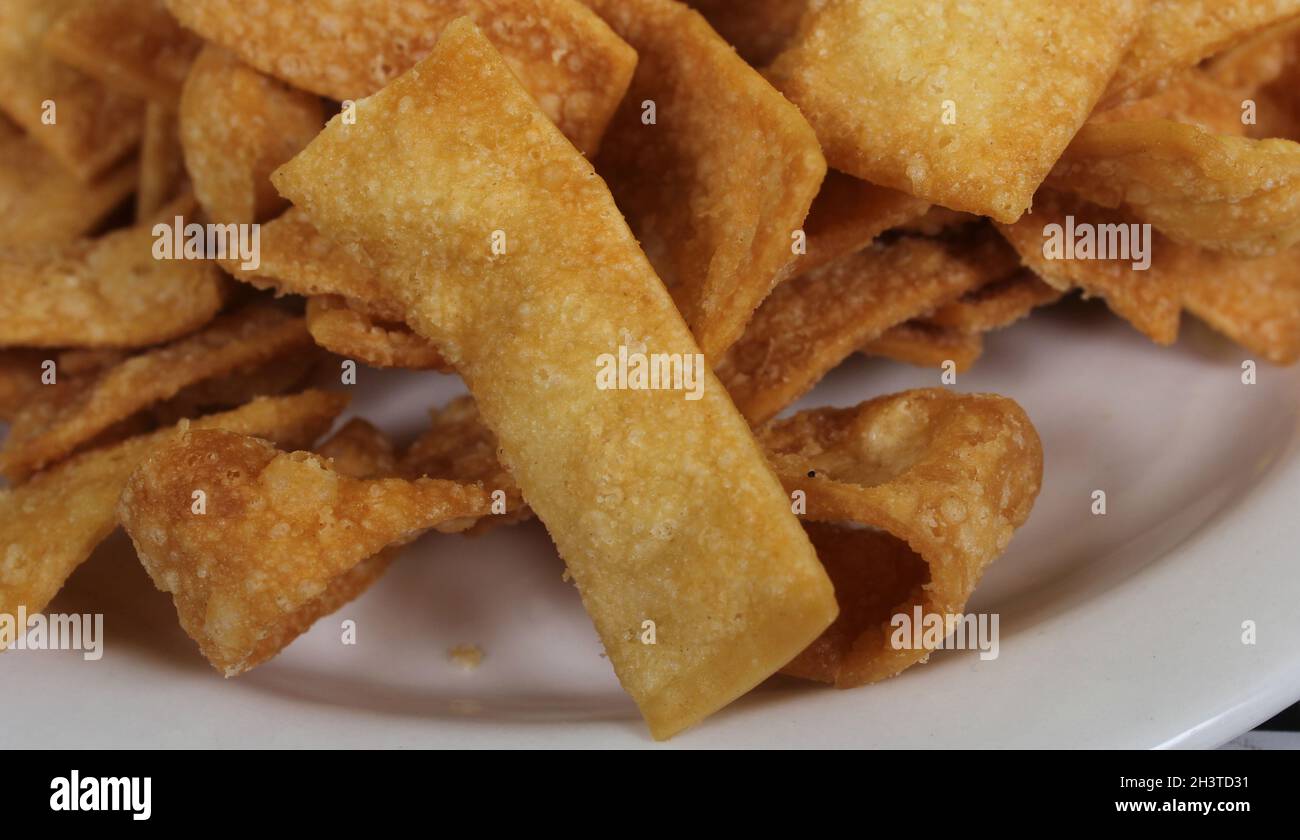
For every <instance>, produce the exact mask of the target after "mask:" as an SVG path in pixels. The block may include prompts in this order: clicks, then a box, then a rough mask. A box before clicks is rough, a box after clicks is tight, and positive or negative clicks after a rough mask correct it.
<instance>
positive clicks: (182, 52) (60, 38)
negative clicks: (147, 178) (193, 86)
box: [45, 0, 201, 109]
mask: <svg viewBox="0 0 1300 840" xmlns="http://www.w3.org/2000/svg"><path fill="white" fill-rule="evenodd" d="M200 43H201V42H200V41H199V39H198V38H195V37H194V36H193V35H191V34H190V33H189V32H186V31H185V30H184V29H182V28H181V25H180V24H179V23H177V22H176V19H175V18H173V17H172V16H171V14H169V13H168V11H167V9H166V8H165V7H164V6H163V3H162V0H94V2H92V3H80V4H78V5H75V6H73V7H72V8H71V9H70V10H69V11H68V12H67V13H66V14H64V15H62V16H60V17H59V19H58V20H56V21H55V22H54V25H53V26H51V27H50V29H49V32H47V33H46V35H45V48H46V49H47V50H49V52H50V53H51V54H52V55H53V56H54V57H55V58H57V59H59V60H60V61H62V62H64V63H66V64H69V65H71V66H73V67H75V68H77V69H78V70H80V71H81V72H83V73H85V74H86V75H88V76H93V77H94V78H96V79H98V80H99V81H101V82H103V83H104V84H105V85H107V86H108V87H109V88H110V89H111V90H114V91H120V92H122V93H127V94H130V95H132V96H138V97H140V98H141V99H148V100H152V101H154V102H158V103H161V104H163V105H166V106H169V107H171V108H173V109H174V108H175V107H176V102H177V100H178V99H179V98H180V95H181V84H182V83H183V82H184V81H185V74H186V73H187V72H188V71H189V67H190V62H191V61H193V60H194V56H195V55H196V54H197V53H198V51H199V46H200Z"/></svg>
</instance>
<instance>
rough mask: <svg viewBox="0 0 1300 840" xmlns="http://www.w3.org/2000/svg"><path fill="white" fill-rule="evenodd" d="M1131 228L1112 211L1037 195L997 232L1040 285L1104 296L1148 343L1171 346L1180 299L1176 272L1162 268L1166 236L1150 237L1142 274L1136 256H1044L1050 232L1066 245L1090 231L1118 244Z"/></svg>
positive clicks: (1065, 198)
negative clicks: (1019, 215) (1020, 215)
mask: <svg viewBox="0 0 1300 840" xmlns="http://www.w3.org/2000/svg"><path fill="white" fill-rule="evenodd" d="M1135 224H1137V223H1136V222H1134V221H1133V220H1132V219H1130V218H1128V217H1125V216H1123V215H1122V214H1117V213H1115V212H1114V211H1106V210H1102V209H1100V208H1098V207H1095V206H1092V205H1089V204H1086V203H1085V202H1082V201H1079V200H1077V199H1073V198H1071V197H1069V196H1061V195H1057V194H1055V193H1052V192H1049V191H1041V192H1039V194H1038V196H1037V197H1036V198H1035V199H1034V212H1033V213H1032V214H1030V215H1028V216H1025V217H1024V218H1022V219H1021V220H1020V221H1018V222H1016V223H1015V224H1014V225H1005V226H1003V227H1002V228H1001V230H1002V235H1003V236H1005V237H1006V238H1007V241H1008V242H1010V243H1011V245H1012V247H1014V248H1015V249H1016V251H1017V253H1019V254H1020V259H1021V261H1022V262H1023V263H1024V264H1025V266H1026V267H1028V268H1029V269H1030V270H1031V271H1033V273H1034V274H1036V275H1037V276H1038V277H1040V278H1042V280H1043V281H1044V282H1046V283H1048V284H1049V285H1051V286H1054V287H1055V288H1056V289H1057V290H1059V291H1061V292H1066V291H1069V290H1070V289H1073V288H1079V289H1082V290H1083V292H1084V294H1085V295H1089V296H1096V297H1100V298H1103V299H1104V300H1105V301H1106V305H1107V306H1109V307H1110V309H1111V311H1112V312H1114V313H1115V314H1116V315H1118V316H1120V317H1121V318H1123V319H1124V320H1126V321H1128V322H1129V323H1130V324H1132V325H1133V326H1134V327H1135V328H1136V329H1137V330H1138V331H1139V332H1141V333H1142V334H1143V335H1145V336H1147V337H1148V338H1150V339H1151V340H1152V341H1154V342H1156V343H1157V344H1173V343H1174V341H1175V340H1176V339H1177V338H1178V321H1179V317H1180V315H1181V312H1182V298H1181V292H1180V289H1179V278H1178V276H1177V274H1175V273H1173V272H1168V271H1164V270H1162V266H1163V264H1164V254H1165V252H1166V251H1167V249H1168V248H1169V243H1168V241H1167V240H1166V239H1164V237H1162V236H1160V235H1159V234H1155V235H1153V236H1152V237H1151V241H1150V243H1149V249H1150V253H1148V254H1146V255H1145V257H1146V259H1149V260H1150V265H1149V267H1148V268H1146V269H1145V270H1143V269H1140V268H1137V267H1135V263H1136V264H1138V265H1140V264H1141V263H1142V260H1140V259H1137V256H1138V255H1137V254H1136V252H1130V254H1129V255H1128V257H1112V258H1110V259H1061V258H1058V255H1057V254H1055V252H1052V254H1051V255H1050V256H1049V253H1048V252H1049V250H1050V249H1049V248H1048V247H1047V244H1048V240H1049V234H1053V233H1059V234H1060V236H1061V239H1062V241H1069V240H1071V239H1073V238H1075V237H1077V234H1076V235H1075V236H1074V237H1072V235H1071V233H1070V232H1071V231H1085V232H1086V231H1092V232H1094V233H1093V235H1094V237H1095V238H1096V239H1101V238H1103V237H1104V238H1105V239H1106V240H1107V241H1111V240H1112V239H1113V240H1114V241H1116V242H1119V241H1123V239H1124V238H1125V237H1127V238H1128V241H1129V242H1130V243H1133V242H1134V241H1135V240H1134V239H1133V237H1132V235H1131V233H1132V231H1133V230H1134V228H1133V227H1132V226H1133V225H1135ZM1085 226H1086V227H1085ZM1139 235H1140V234H1139ZM1130 257H1131V258H1130Z"/></svg>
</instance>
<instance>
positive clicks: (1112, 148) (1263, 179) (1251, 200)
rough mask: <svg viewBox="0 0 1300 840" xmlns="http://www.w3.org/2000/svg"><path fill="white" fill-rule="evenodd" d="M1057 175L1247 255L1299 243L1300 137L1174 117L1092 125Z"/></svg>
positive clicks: (1174, 232) (1057, 183)
mask: <svg viewBox="0 0 1300 840" xmlns="http://www.w3.org/2000/svg"><path fill="white" fill-rule="evenodd" d="M1049 184H1050V186H1051V187H1052V188H1053V189H1056V190H1069V191H1071V192H1073V193H1075V194H1077V195H1079V196H1081V197H1083V198H1084V199H1086V200H1088V201H1091V202H1093V203H1094V204H1098V205H1100V206H1103V207H1111V208H1123V209H1125V210H1127V211H1129V212H1131V213H1132V214H1133V215H1135V216H1137V217H1138V218H1140V219H1141V220H1142V221H1144V222H1150V223H1151V224H1152V225H1154V226H1155V227H1157V228H1158V229H1159V230H1160V231H1161V232H1162V233H1164V234H1165V235H1167V236H1168V237H1169V238H1170V239H1173V240H1174V241H1176V242H1179V243H1182V244H1185V245H1195V246H1198V247H1201V248H1206V249H1209V250H1213V251H1226V252H1228V253H1231V254H1234V255H1236V256H1239V257H1255V256H1263V255H1266V254H1273V253H1276V252H1277V251H1280V250H1285V249H1287V248H1289V247H1291V246H1292V245H1294V244H1296V243H1297V242H1300V143H1295V142H1292V141H1289V140H1253V139H1249V138H1244V137H1226V136H1222V135H1215V134H1209V133H1207V132H1205V131H1203V130H1201V129H1200V128H1197V127H1195V126H1190V125H1181V124H1179V123H1175V122H1170V121H1168V120H1150V121H1145V122H1117V123H1100V124H1096V123H1093V124H1089V125H1086V126H1084V127H1083V129H1082V130H1080V131H1079V134H1078V136H1076V137H1075V138H1074V141H1073V142H1071V143H1070V147H1069V148H1068V149H1067V150H1066V152H1065V154H1064V155H1063V156H1062V157H1061V160H1060V161H1059V162H1058V163H1057V165H1056V167H1055V169H1053V171H1052V177H1051V178H1050V180H1049Z"/></svg>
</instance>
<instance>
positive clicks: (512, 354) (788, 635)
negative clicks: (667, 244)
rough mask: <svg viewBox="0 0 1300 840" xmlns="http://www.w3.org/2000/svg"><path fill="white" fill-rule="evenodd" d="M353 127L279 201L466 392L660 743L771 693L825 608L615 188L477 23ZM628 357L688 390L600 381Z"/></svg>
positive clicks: (292, 180)
mask: <svg viewBox="0 0 1300 840" xmlns="http://www.w3.org/2000/svg"><path fill="white" fill-rule="evenodd" d="M356 116H357V119H356V123H355V124H353V125H348V124H345V123H344V122H343V121H342V120H341V119H339V118H335V119H334V120H332V121H331V122H330V124H329V125H328V126H327V127H326V128H325V130H324V131H322V132H321V134H320V136H318V137H317V138H316V139H315V140H313V141H312V143H311V145H309V146H308V147H307V149H306V150H305V151H303V152H302V154H300V155H299V156H298V157H297V158H295V159H294V160H293V161H292V162H290V163H289V164H287V165H285V166H284V167H282V168H281V169H280V170H278V171H277V172H276V173H275V175H274V176H273V179H272V180H273V181H274V182H275V184H276V186H277V187H278V188H279V189H280V190H281V192H283V193H284V194H285V195H286V196H288V197H289V198H290V199H291V200H292V201H293V203H294V204H295V205H296V206H298V207H301V208H302V209H303V211H304V212H306V213H307V215H308V216H309V217H310V218H311V220H312V222H313V223H314V224H315V225H316V226H317V227H318V228H319V229H320V230H321V232H322V233H324V234H325V235H326V236H328V237H330V238H331V239H333V240H334V241H335V242H340V243H344V244H349V245H351V246H354V247H356V248H358V252H359V253H364V254H365V255H366V257H367V258H368V259H369V260H370V261H371V262H372V264H374V265H375V267H376V269H377V271H378V273H379V276H380V278H381V282H382V283H383V284H384V287H385V289H386V290H387V292H388V293H389V294H390V295H391V296H392V297H393V298H394V299H396V300H397V301H400V302H401V304H402V305H404V306H405V307H406V308H407V311H408V322H409V323H410V324H411V326H412V327H413V328H414V329H416V331H417V332H419V333H421V334H422V335H424V336H426V337H428V338H431V339H432V340H433V341H434V342H435V344H436V345H437V346H438V348H439V349H440V350H442V351H443V353H444V355H445V356H446V358H447V359H448V360H449V361H450V362H451V363H452V364H453V365H455V367H456V369H457V370H458V371H460V372H461V374H462V375H463V376H464V378H465V381H466V382H467V383H468V384H469V386H470V390H471V391H472V392H473V394H474V396H475V399H476V400H477V402H478V407H479V410H480V411H481V412H482V416H483V420H484V422H485V423H486V424H487V426H488V427H489V428H490V429H492V431H493V432H494V433H495V434H496V435H497V438H498V441H499V442H500V446H501V450H502V453H503V462H504V463H505V464H506V466H507V467H508V468H509V469H510V471H511V474H512V475H513V476H514V477H515V479H516V480H517V481H518V483H519V486H520V487H521V488H522V490H523V493H524V496H525V498H527V499H528V503H529V505H531V506H532V507H533V508H534V510H536V511H537V514H538V516H539V517H540V518H541V519H542V521H543V522H545V524H546V526H547V528H548V530H549V531H550V534H551V536H552V538H553V539H554V540H555V542H556V545H557V546H558V548H559V551H560V555H561V556H562V557H563V558H564V559H565V561H566V562H567V563H568V566H569V569H570V571H571V573H572V575H573V577H574V579H575V581H576V583H577V585H578V588H579V590H580V592H581V593H582V596H583V601H584V603H585V605H586V607H587V609H588V612H589V613H590V614H591V616H592V619H593V621H594V623H595V625H596V628H597V630H598V631H599V633H600V637H601V639H602V640H603V642H604V645H605V650H606V652H607V654H608V656H609V658H610V661H611V663H612V664H613V666H614V669H615V672H616V673H617V674H618V676H619V679H620V680H621V681H622V683H623V686H624V687H625V688H626V689H627V691H628V693H629V694H631V696H632V698H633V699H634V700H635V701H636V703H637V705H638V706H639V707H640V709H641V712H642V714H643V715H644V716H645V718H646V720H647V721H648V722H649V724H650V728H651V731H652V733H653V734H654V735H655V736H656V737H660V738H665V737H668V736H671V735H672V734H674V733H676V732H678V731H680V730H681V729H684V728H686V727H688V726H690V725H692V724H694V723H696V722H698V721H699V720H700V719H702V718H703V717H705V716H706V715H708V714H710V713H711V712H713V711H715V710H716V709H718V708H720V707H721V706H724V705H726V704H727V703H729V702H731V701H732V700H733V699H735V698H736V697H738V696H739V695H741V694H743V693H745V692H746V691H748V690H749V689H750V688H752V687H753V686H755V685H756V684H758V683H759V682H761V681H762V680H763V679H765V678H766V677H767V676H768V675H769V674H771V673H772V672H774V671H775V670H776V669H777V668H779V667H780V666H781V665H782V664H784V663H785V662H786V661H788V660H789V658H790V657H792V656H794V655H795V653H797V652H798V651H799V650H802V649H803V647H804V646H805V645H806V644H807V643H808V642H809V641H810V640H811V639H812V638H815V637H816V636H817V635H818V634H820V633H821V631H822V629H824V628H825V627H826V626H827V625H828V624H829V623H830V621H831V620H832V619H833V617H834V613H835V605H834V596H833V594H832V593H831V591H830V587H829V585H828V583H827V581H826V578H825V575H824V573H823V572H822V570H821V568H820V566H819V565H818V564H817V562H816V557H815V556H814V555H813V552H812V549H811V546H810V545H809V543H808V540H807V537H806V536H805V535H804V533H803V531H802V530H801V529H800V528H799V527H798V522H797V521H795V519H794V517H793V516H792V515H791V513H790V508H789V500H788V499H787V498H786V497H785V495H784V494H783V493H782V491H781V488H780V486H779V485H778V484H777V483H776V481H775V479H774V478H773V477H772V475H771V472H770V470H769V468H768V466H767V464H766V463H765V462H764V460H763V457H762V453H761V452H760V451H759V450H758V448H757V446H756V444H755V443H754V440H753V437H752V435H751V434H750V432H749V429H748V427H747V426H746V424H745V422H744V420H743V419H742V418H741V417H740V415H739V414H737V413H736V411H735V409H734V407H733V406H732V405H731V402H730V400H729V399H728V398H727V395H726V393H725V392H724V391H723V390H722V388H721V386H720V385H719V383H718V381H717V379H716V378H714V376H713V374H712V372H710V371H709V370H708V368H707V366H706V365H704V364H703V363H702V362H701V358H702V354H700V353H699V352H698V348H697V346H696V344H695V342H694V340H693V338H692V337H691V334H690V332H689V330H687V328H686V326H685V324H684V323H683V321H682V319H681V316H680V315H679V314H678V312H677V310H676V308H675V307H674V306H673V302H672V299H671V297H669V295H668V292H667V291H666V289H665V288H664V286H663V284H662V282H660V280H659V278H658V277H656V276H655V274H654V271H653V270H652V269H651V267H650V264H649V262H648V261H647V260H646V258H645V256H644V254H642V253H641V251H640V249H639V248H638V247H637V245H636V240H635V239H634V238H633V236H632V233H631V231H630V230H628V228H627V226H626V224H625V223H624V222H623V219H622V216H621V215H620V213H619V211H618V208H617V207H616V206H615V204H614V201H613V198H612V197H611V196H610V194H609V192H608V190H607V189H606V188H605V185H604V183H603V182H602V181H601V179H600V178H599V177H598V176H597V175H596V174H595V172H594V170H593V169H592V167H591V166H590V164H589V163H588V162H587V161H586V160H585V159H584V158H583V157H582V156H581V155H580V154H578V153H577V151H576V150H575V149H574V148H573V146H572V145H571V144H570V143H569V142H568V141H567V140H565V139H564V137H563V136H562V135H561V134H560V133H559V132H558V131H557V130H556V129H555V127H554V126H553V125H552V124H551V123H550V121H549V120H548V119H547V118H546V116H545V115H544V114H543V113H542V112H541V111H540V110H538V109H537V107H536V105H535V104H534V103H533V101H532V100H531V99H530V98H529V96H528V94H527V92H526V91H525V90H524V89H523V88H522V87H521V86H520V85H519V83H518V81H517V80H516V79H515V77H514V75H513V74H512V73H511V72H510V69H509V67H508V66H507V65H506V64H505V62H504V61H502V60H501V57H500V56H499V55H498V54H497V52H496V50H495V49H494V48H493V47H492V45H491V44H490V43H489V42H488V41H487V39H486V38H484V36H483V35H482V34H481V33H480V32H479V31H478V29H477V28H476V27H475V26H474V25H473V24H472V23H471V22H470V21H468V20H460V21H456V22H454V23H452V24H451V25H450V26H448V27H447V29H446V30H445V31H444V32H443V35H442V37H441V38H440V39H439V41H438V43H437V45H436V46H435V47H434V49H433V51H432V52H431V53H430V54H429V56H428V57H427V58H426V59H424V60H423V61H421V62H420V63H419V64H417V65H416V66H415V67H414V68H413V69H412V70H411V71H410V72H408V73H407V74H405V75H403V76H401V77H400V78H398V79H396V80H395V81H393V82H392V83H390V84H389V85H388V87H386V88H384V89H383V90H382V91H380V92H379V93H377V94H375V95H374V96H372V97H370V98H369V99H366V100H363V101H361V102H358V103H357V115H356ZM409 138H419V140H418V142H412V141H411V140H410V139H409ZM404 171H409V172H419V173H421V175H420V177H418V178H393V177H391V173H393V172H404ZM340 172H347V173H348V176H349V177H348V180H347V182H345V181H343V180H341V179H339V178H337V177H335V175H336V174H337V173H340ZM349 182H355V183H363V184H367V185H369V186H368V187H367V188H366V189H364V190H357V189H355V188H353V187H352V186H351V185H350V183H349ZM494 232H495V234H499V235H494ZM494 246H497V247H494ZM503 251H504V253H503ZM620 347H621V348H622V349H621V350H620ZM620 352H625V353H627V352H636V353H646V354H647V361H648V360H649V358H650V357H649V355H648V354H656V355H657V357H658V358H660V359H663V358H667V359H669V360H671V359H673V358H675V359H677V360H678V361H679V370H681V371H682V372H683V374H685V373H686V371H687V370H688V369H687V368H686V365H687V364H688V362H687V360H690V361H689V364H690V365H691V367H690V369H689V370H690V372H691V374H692V376H694V375H695V374H698V379H697V380H696V383H697V387H695V388H689V387H688V386H687V383H686V382H685V378H683V381H682V382H681V383H680V384H682V385H683V386H684V387H683V388H682V389H676V388H673V387H672V386H671V385H669V387H668V388H662V387H661V388H659V389H646V388H627V389H620V388H618V387H617V385H616V383H613V382H609V381H608V380H607V379H598V378H597V374H598V373H599V372H600V371H601V370H602V369H603V370H605V371H607V372H608V371H610V370H611V368H610V365H611V364H617V362H616V361H614V360H615V359H616V357H617V354H619V353H620ZM625 381H626V380H625ZM638 384H640V383H638ZM660 384H661V385H665V384H669V383H666V382H661V383H660ZM605 385H614V387H608V388H607V387H602V386H605ZM688 397H690V399H688ZM696 397H698V398H696ZM719 616H723V617H725V619H723V620H720V619H719ZM645 621H654V622H656V626H657V628H658V630H657V638H658V643H657V644H656V645H653V646H651V645H643V644H641V643H640V642H639V641H638V636H637V628H641V627H642V625H643V622H645Z"/></svg>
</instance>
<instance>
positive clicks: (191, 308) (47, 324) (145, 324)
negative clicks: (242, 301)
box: [0, 222, 229, 347]
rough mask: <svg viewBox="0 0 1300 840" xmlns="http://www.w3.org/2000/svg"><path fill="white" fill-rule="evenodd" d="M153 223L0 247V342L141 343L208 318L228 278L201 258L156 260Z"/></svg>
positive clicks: (166, 336) (167, 336) (177, 333)
mask: <svg viewBox="0 0 1300 840" xmlns="http://www.w3.org/2000/svg"><path fill="white" fill-rule="evenodd" d="M152 227H153V226H152V225H150V224H149V223H148V222H145V223H143V224H138V225H136V226H134V227H130V228H123V229H121V230H116V231H113V232H112V233H109V234H107V235H105V236H102V237H100V238H99V239H83V240H78V241H76V242H73V243H70V244H68V245H63V246H58V247H45V248H29V249H15V250H9V251H5V252H2V253H0V346H28V347H144V346H147V345H150V344H157V343H159V342H162V341H168V340H170V339H173V338H176V337H177V336H180V335H184V334H186V333H189V332H193V331H194V330H196V329H198V328H199V327H201V326H203V325H204V324H206V323H207V322H208V321H210V320H211V319H212V317H213V316H214V315H216V314H217V312H218V311H219V310H220V309H221V305H222V303H223V302H224V300H225V294H226V284H227V283H228V282H229V281H228V280H226V277H225V275H224V273H223V272H222V271H221V269H219V268H217V266H216V264H215V263H212V262H210V261H208V260H183V259H176V260H159V259H155V258H154V256H153V248H154V243H155V237H154V234H153V232H152Z"/></svg>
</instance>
